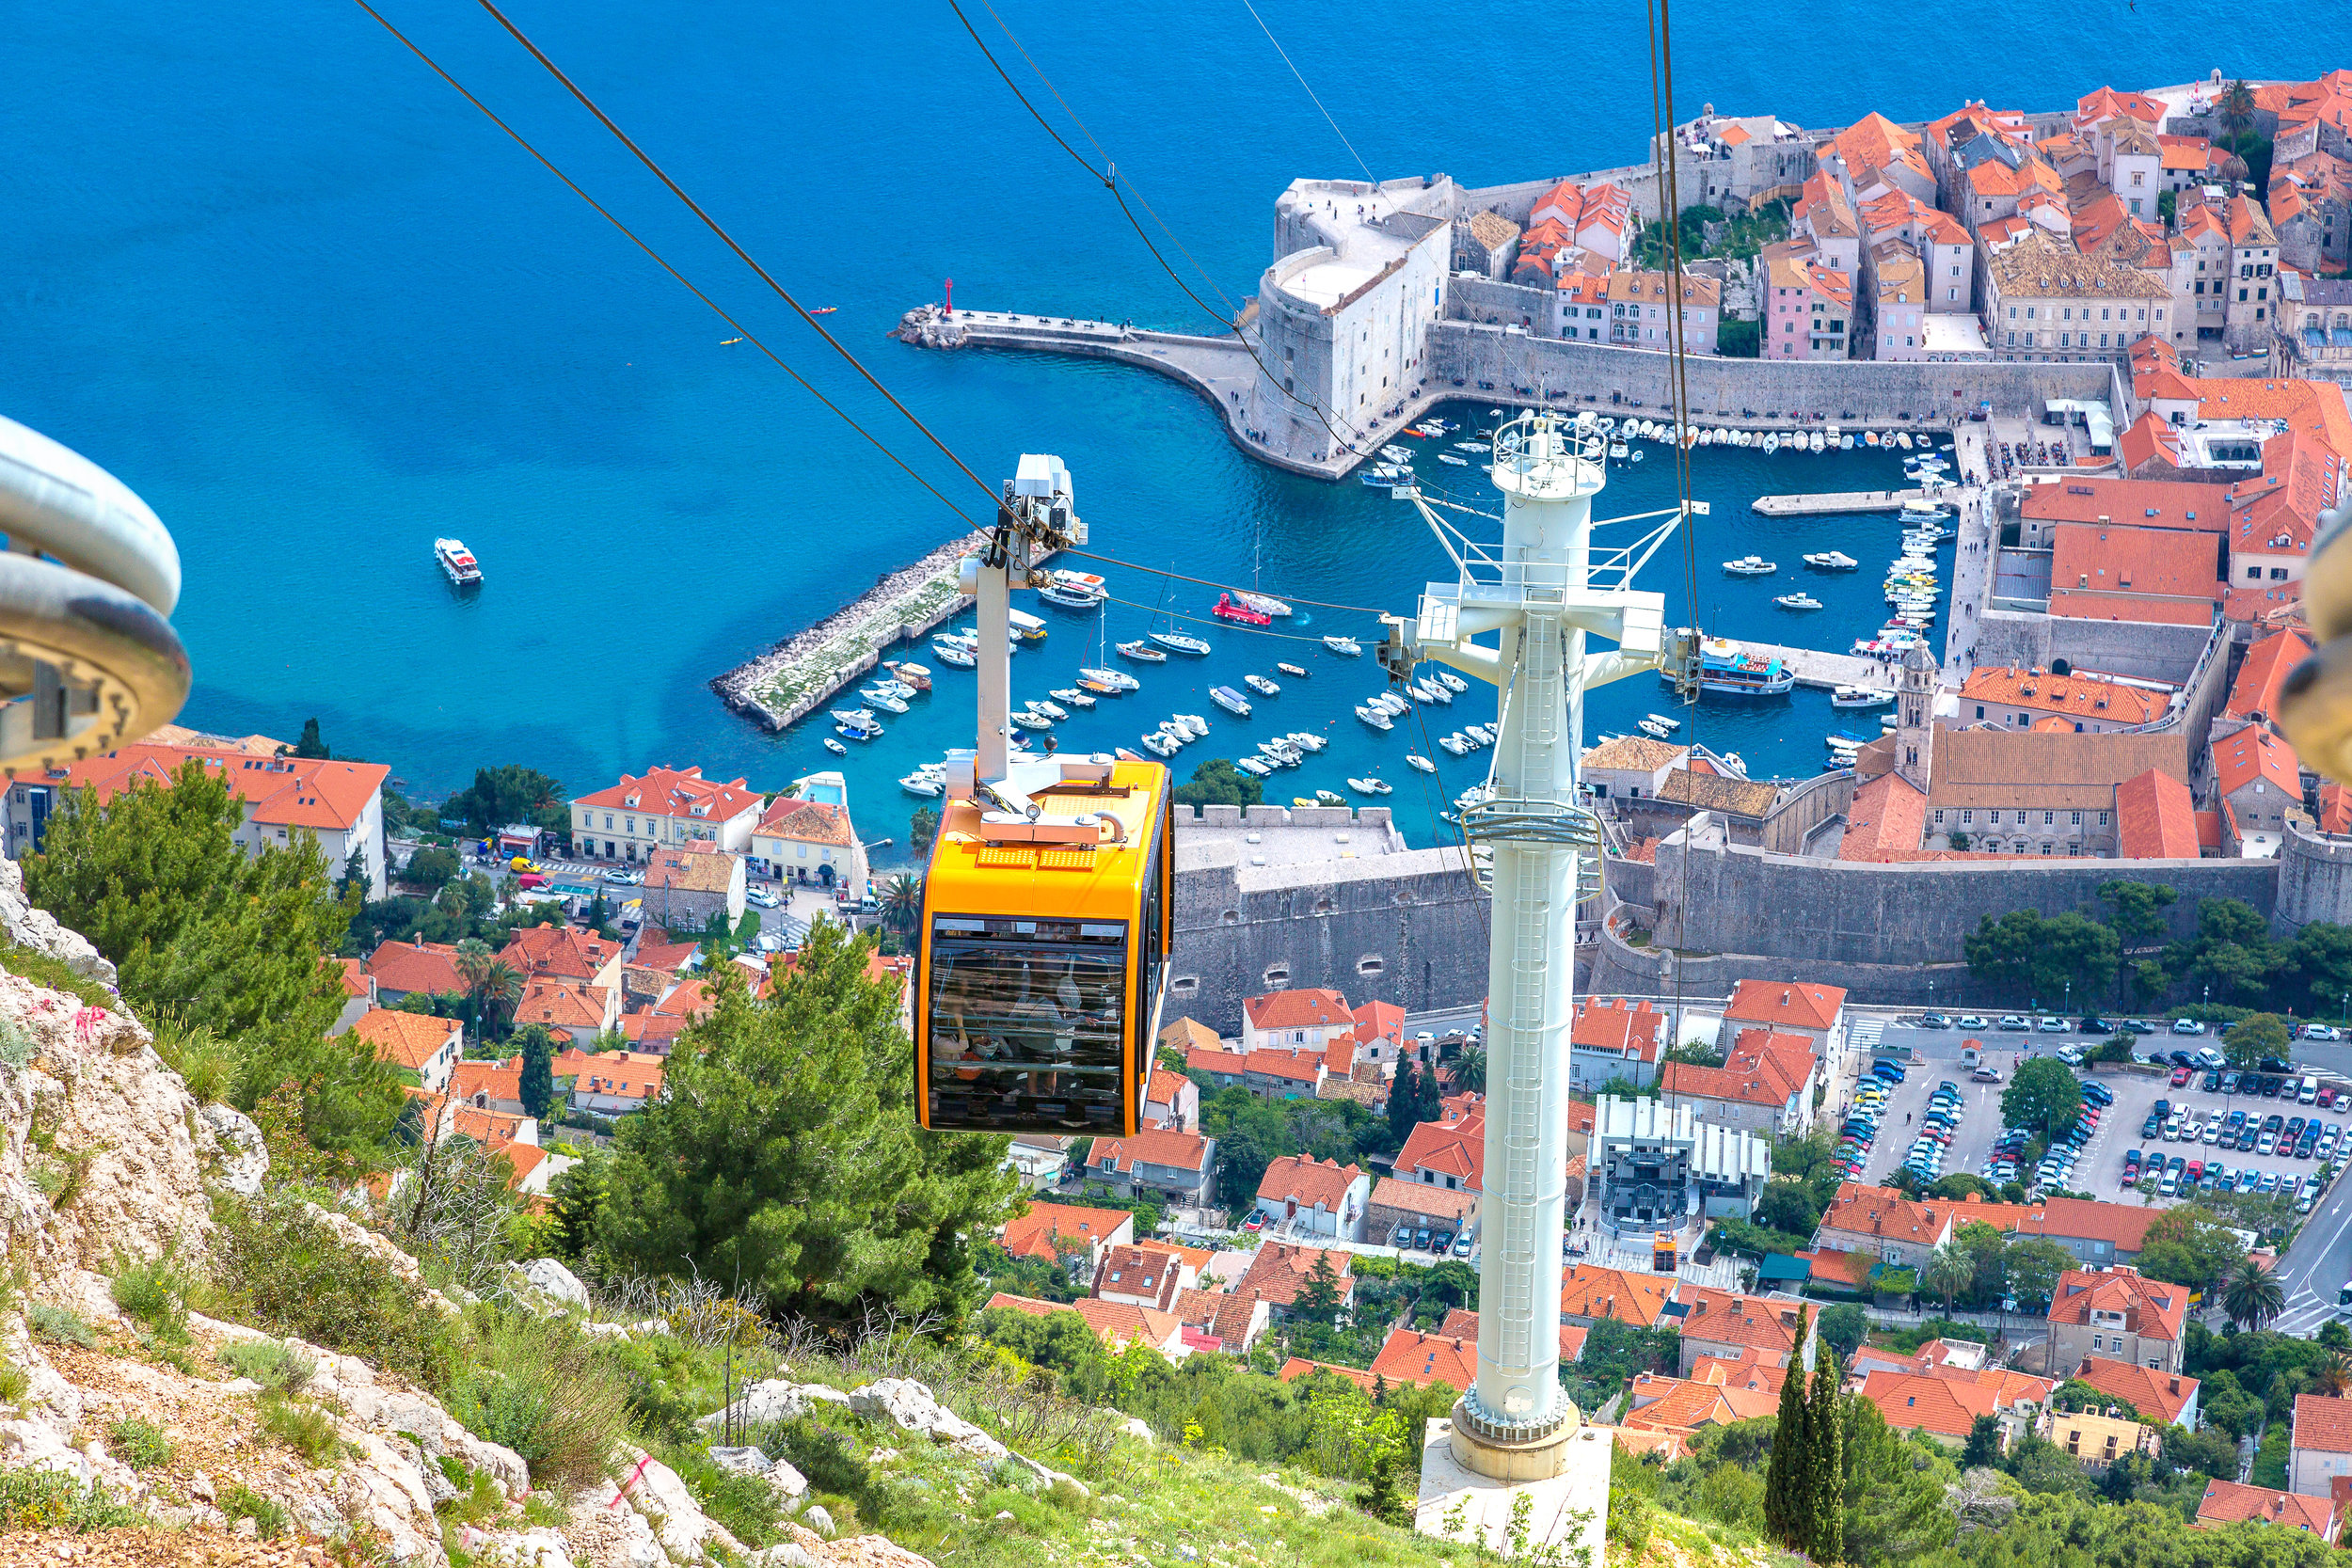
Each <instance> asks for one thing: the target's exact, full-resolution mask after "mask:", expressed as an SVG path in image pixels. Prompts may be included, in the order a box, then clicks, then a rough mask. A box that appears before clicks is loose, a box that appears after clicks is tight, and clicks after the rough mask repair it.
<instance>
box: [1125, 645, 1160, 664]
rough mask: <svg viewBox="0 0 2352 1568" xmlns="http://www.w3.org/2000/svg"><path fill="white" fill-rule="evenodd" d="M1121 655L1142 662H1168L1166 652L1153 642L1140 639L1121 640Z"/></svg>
mask: <svg viewBox="0 0 2352 1568" xmlns="http://www.w3.org/2000/svg"><path fill="white" fill-rule="evenodd" d="M1119 657H1121V658H1132V659H1135V660H1136V661H1137V662H1138V663H1142V664H1166V663H1167V662H1168V656H1167V655H1166V654H1164V653H1162V652H1161V651H1160V650H1159V649H1157V648H1154V647H1153V646H1152V644H1151V643H1149V642H1145V641H1140V640H1138V641H1134V642H1121V643H1120V645H1119Z"/></svg>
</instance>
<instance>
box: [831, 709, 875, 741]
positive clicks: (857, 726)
mask: <svg viewBox="0 0 2352 1568" xmlns="http://www.w3.org/2000/svg"><path fill="white" fill-rule="evenodd" d="M833 733H834V734H835V735H837V736H841V737H842V738H843V739H844V740H879V739H881V738H882V721H880V720H878V719H876V718H875V717H874V716H873V715H872V714H870V713H869V714H867V715H866V721H865V722H864V723H862V724H861V723H853V722H851V721H850V720H847V719H840V718H837V717H836V719H835V721H834V726H833Z"/></svg>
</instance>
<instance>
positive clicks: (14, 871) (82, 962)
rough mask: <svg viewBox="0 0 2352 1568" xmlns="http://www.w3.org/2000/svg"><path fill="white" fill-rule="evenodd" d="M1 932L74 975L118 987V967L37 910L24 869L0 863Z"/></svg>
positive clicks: (9, 862) (79, 935)
mask: <svg viewBox="0 0 2352 1568" xmlns="http://www.w3.org/2000/svg"><path fill="white" fill-rule="evenodd" d="M0 932H6V933H7V936H8V941H10V942H14V943H15V944H16V945H17V946H19V947H29V948H31V949H32V950H33V951H34V952H36V953H44V954H46V955H48V956H49V957H50V958H55V959H56V960H57V961H58V962H59V963H62V964H64V965H65V966H66V967H67V968H69V969H71V970H72V971H73V973H74V974H80V975H83V976H85V977H87V978H88V979H92V980H96V981H98V982H100V983H101V984H103V985H106V986H112V985H113V984H114V983H115V979H116V975H115V966H114V964H113V963H112V962H110V961H109V960H107V959H106V958H102V957H100V955H99V952H98V949H97V948H95V947H92V946H91V945H90V944H89V939H88V938H87V937H85V936H84V935H82V933H81V932H79V931H75V930H70V929H68V928H67V927H63V926H60V925H58V924H57V917H56V915H54V914H51V913H50V912H49V911H47V910H37V909H35V908H34V907H33V905H32V901H31V900H30V899H28V898H26V897H25V896H24V867H22V866H20V865H18V864H17V863H16V862H14V861H12V860H0Z"/></svg>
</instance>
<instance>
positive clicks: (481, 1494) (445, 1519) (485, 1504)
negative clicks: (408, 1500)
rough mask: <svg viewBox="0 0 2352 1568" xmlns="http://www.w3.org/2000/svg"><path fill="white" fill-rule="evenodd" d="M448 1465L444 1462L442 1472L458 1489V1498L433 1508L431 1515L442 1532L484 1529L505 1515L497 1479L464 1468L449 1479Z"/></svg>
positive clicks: (449, 1463) (436, 1504) (458, 1467)
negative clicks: (459, 1527) (460, 1528)
mask: <svg viewBox="0 0 2352 1568" xmlns="http://www.w3.org/2000/svg"><path fill="white" fill-rule="evenodd" d="M450 1465H451V1461H449V1460H448V1459H446V1458H444V1459H443V1460H442V1461H441V1471H442V1473H443V1474H444V1475H448V1476H449V1479H450V1482H451V1484H452V1485H453V1486H455V1487H456V1488H457V1496H455V1497H447V1498H444V1499H442V1500H441V1501H440V1502H437V1503H435V1504H434V1505H433V1513H434V1515H435V1517H437V1518H438V1519H439V1520H440V1521H441V1526H442V1528H443V1530H444V1531H445V1532H446V1531H447V1529H448V1528H449V1527H450V1526H452V1525H486V1524H488V1523H489V1522H490V1521H491V1520H493V1519H496V1518H497V1517H498V1516H499V1515H500V1514H501V1513H505V1512H506V1488H504V1487H503V1486H501V1485H500V1484H499V1482H498V1478H497V1477H496V1476H490V1475H485V1474H483V1473H482V1472H481V1471H479V1470H469V1469H468V1468H466V1466H465V1465H458V1466H457V1467H456V1473H455V1474H453V1475H452V1474H450Z"/></svg>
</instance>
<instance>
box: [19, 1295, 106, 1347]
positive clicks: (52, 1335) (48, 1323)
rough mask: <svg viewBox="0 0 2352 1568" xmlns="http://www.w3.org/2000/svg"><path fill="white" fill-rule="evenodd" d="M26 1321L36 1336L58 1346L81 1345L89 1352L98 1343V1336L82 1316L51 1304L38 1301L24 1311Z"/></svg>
mask: <svg viewBox="0 0 2352 1568" xmlns="http://www.w3.org/2000/svg"><path fill="white" fill-rule="evenodd" d="M24 1321H25V1323H28V1324H29V1325H31V1327H32V1330H33V1332H34V1333H35V1334H38V1335H39V1336H40V1337H41V1338H44V1339H46V1340H48V1341H49V1342H50V1343H51V1344H56V1345H80V1346H81V1347H82V1348H83V1349H85V1350H87V1349H88V1348H89V1347H91V1346H92V1345H95V1344H97V1343H98V1336H97V1335H95V1334H93V1333H91V1332H90V1326H89V1324H87V1323H84V1322H83V1321H82V1319H81V1315H80V1314H79V1313H77V1312H73V1311H71V1310H69V1309H68V1308H66V1307H57V1306H54V1305H52V1304H51V1303H49V1302H45V1301H37V1302H35V1303H33V1304H32V1306H30V1307H26V1308H25V1309H24Z"/></svg>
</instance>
